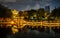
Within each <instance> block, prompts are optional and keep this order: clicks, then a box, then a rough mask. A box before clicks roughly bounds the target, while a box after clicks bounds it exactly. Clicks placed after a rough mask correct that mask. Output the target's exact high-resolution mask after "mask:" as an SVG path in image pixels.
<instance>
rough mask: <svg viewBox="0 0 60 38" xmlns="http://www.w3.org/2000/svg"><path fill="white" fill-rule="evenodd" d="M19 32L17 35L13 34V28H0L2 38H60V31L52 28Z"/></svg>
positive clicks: (25, 29) (29, 29)
mask: <svg viewBox="0 0 60 38" xmlns="http://www.w3.org/2000/svg"><path fill="white" fill-rule="evenodd" d="M18 30H19V32H17V33H16V34H13V33H12V29H11V27H8V28H6V27H5V25H3V27H0V37H1V38H37V37H38V38H55V37H57V38H58V37H60V36H59V35H60V31H59V30H60V29H56V27H55V29H54V28H52V29H51V30H49V28H48V27H47V29H44V28H31V27H30V28H23V29H22V30H21V29H18Z"/></svg>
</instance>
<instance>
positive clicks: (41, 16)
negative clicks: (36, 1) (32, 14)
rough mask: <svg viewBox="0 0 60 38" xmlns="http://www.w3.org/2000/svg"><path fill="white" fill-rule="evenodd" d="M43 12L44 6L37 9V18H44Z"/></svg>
mask: <svg viewBox="0 0 60 38" xmlns="http://www.w3.org/2000/svg"><path fill="white" fill-rule="evenodd" d="M44 14H45V10H44V8H40V9H39V10H38V17H39V19H42V18H44Z"/></svg>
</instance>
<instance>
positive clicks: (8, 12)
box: [0, 4, 12, 18]
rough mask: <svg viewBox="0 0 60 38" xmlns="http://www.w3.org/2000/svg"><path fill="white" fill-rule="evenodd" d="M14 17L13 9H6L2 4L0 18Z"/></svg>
mask: <svg viewBox="0 0 60 38" xmlns="http://www.w3.org/2000/svg"><path fill="white" fill-rule="evenodd" d="M11 16H12V12H11V9H8V8H7V7H4V6H3V5H1V4H0V17H3V18H7V17H8V18H10V17H11Z"/></svg>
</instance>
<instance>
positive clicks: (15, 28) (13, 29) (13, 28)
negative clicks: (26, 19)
mask: <svg viewBox="0 0 60 38" xmlns="http://www.w3.org/2000/svg"><path fill="white" fill-rule="evenodd" d="M12 32H13V34H15V33H17V32H18V29H17V26H13V27H12Z"/></svg>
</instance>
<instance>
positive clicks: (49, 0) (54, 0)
mask: <svg viewBox="0 0 60 38" xmlns="http://www.w3.org/2000/svg"><path fill="white" fill-rule="evenodd" d="M0 3H1V4H3V5H4V6H6V7H8V8H10V9H17V10H30V9H39V8H44V7H45V6H46V5H49V6H50V9H51V10H53V9H54V8H55V7H60V0H0Z"/></svg>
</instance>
